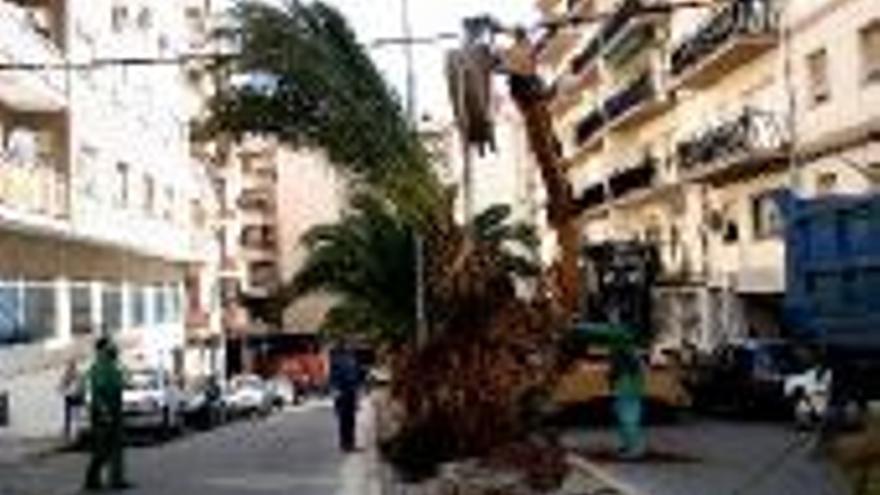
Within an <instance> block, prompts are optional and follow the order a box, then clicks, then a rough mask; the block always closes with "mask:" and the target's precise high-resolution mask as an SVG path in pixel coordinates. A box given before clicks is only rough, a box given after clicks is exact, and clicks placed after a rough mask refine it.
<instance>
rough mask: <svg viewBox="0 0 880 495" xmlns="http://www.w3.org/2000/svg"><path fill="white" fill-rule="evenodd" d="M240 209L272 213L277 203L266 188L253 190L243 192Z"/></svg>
mask: <svg viewBox="0 0 880 495" xmlns="http://www.w3.org/2000/svg"><path fill="white" fill-rule="evenodd" d="M238 207H239V208H241V209H242V210H245V211H252V212H260V213H271V212H272V209H273V208H275V201H274V200H273V198H272V195H271V194H270V193H269V191H267V190H265V189H264V188H251V189H245V190H244V191H242V193H241V196H239V198H238Z"/></svg>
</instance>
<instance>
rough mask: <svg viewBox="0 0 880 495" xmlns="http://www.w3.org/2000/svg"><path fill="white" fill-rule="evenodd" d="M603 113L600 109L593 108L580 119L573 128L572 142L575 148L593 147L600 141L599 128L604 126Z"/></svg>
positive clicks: (585, 148)
mask: <svg viewBox="0 0 880 495" xmlns="http://www.w3.org/2000/svg"><path fill="white" fill-rule="evenodd" d="M605 122H606V119H605V115H603V114H602V110H601V109H599V108H594V109H593V110H592V111H591V112H590V113H588V114H587V115H586V117H584V118H583V119H581V120H580V121H579V122H578V123H577V125H576V126H575V130H574V143H575V145H576V147H577V148H579V149H583V150H587V149H593V148H595V147H596V146H597V145H598V144H599V143H600V142H601V137H602V134H601V132H600V131H601V130H602V127H604V126H605Z"/></svg>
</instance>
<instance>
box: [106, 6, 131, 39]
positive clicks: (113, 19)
mask: <svg viewBox="0 0 880 495" xmlns="http://www.w3.org/2000/svg"><path fill="white" fill-rule="evenodd" d="M110 23H111V25H112V27H113V32H114V33H121V32H122V30H123V29H125V25H126V24H127V23H128V7H126V6H125V5H114V6H113V9H112V10H111V11H110Z"/></svg>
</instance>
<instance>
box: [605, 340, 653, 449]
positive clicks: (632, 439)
mask: <svg viewBox="0 0 880 495" xmlns="http://www.w3.org/2000/svg"><path fill="white" fill-rule="evenodd" d="M610 372H611V373H610V374H611V376H610V380H611V386H612V389H613V391H614V412H615V415H616V416H617V433H618V438H619V439H620V455H621V457H623V458H626V459H638V458H640V457H642V456H643V455H644V453H645V448H646V443H647V442H646V439H645V434H644V430H643V428H642V394H643V393H644V370H643V368H642V362H641V359H640V358H639V355H638V352H637V351H636V349H635V348H633V347H630V346H615V347H614V348H612V351H611V367H610Z"/></svg>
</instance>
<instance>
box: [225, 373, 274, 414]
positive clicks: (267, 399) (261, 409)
mask: <svg viewBox="0 0 880 495" xmlns="http://www.w3.org/2000/svg"><path fill="white" fill-rule="evenodd" d="M225 402H226V406H227V408H228V410H229V413H230V414H231V415H233V416H237V417H238V416H254V415H268V414H269V413H270V412H271V411H272V394H271V393H270V391H269V387H268V386H267V385H266V382H265V381H263V379H262V378H260V377H259V376H257V375H239V376H237V377H235V378H233V379H232V380H231V381H230V384H229V392H228V393H227V395H226V398H225Z"/></svg>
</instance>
